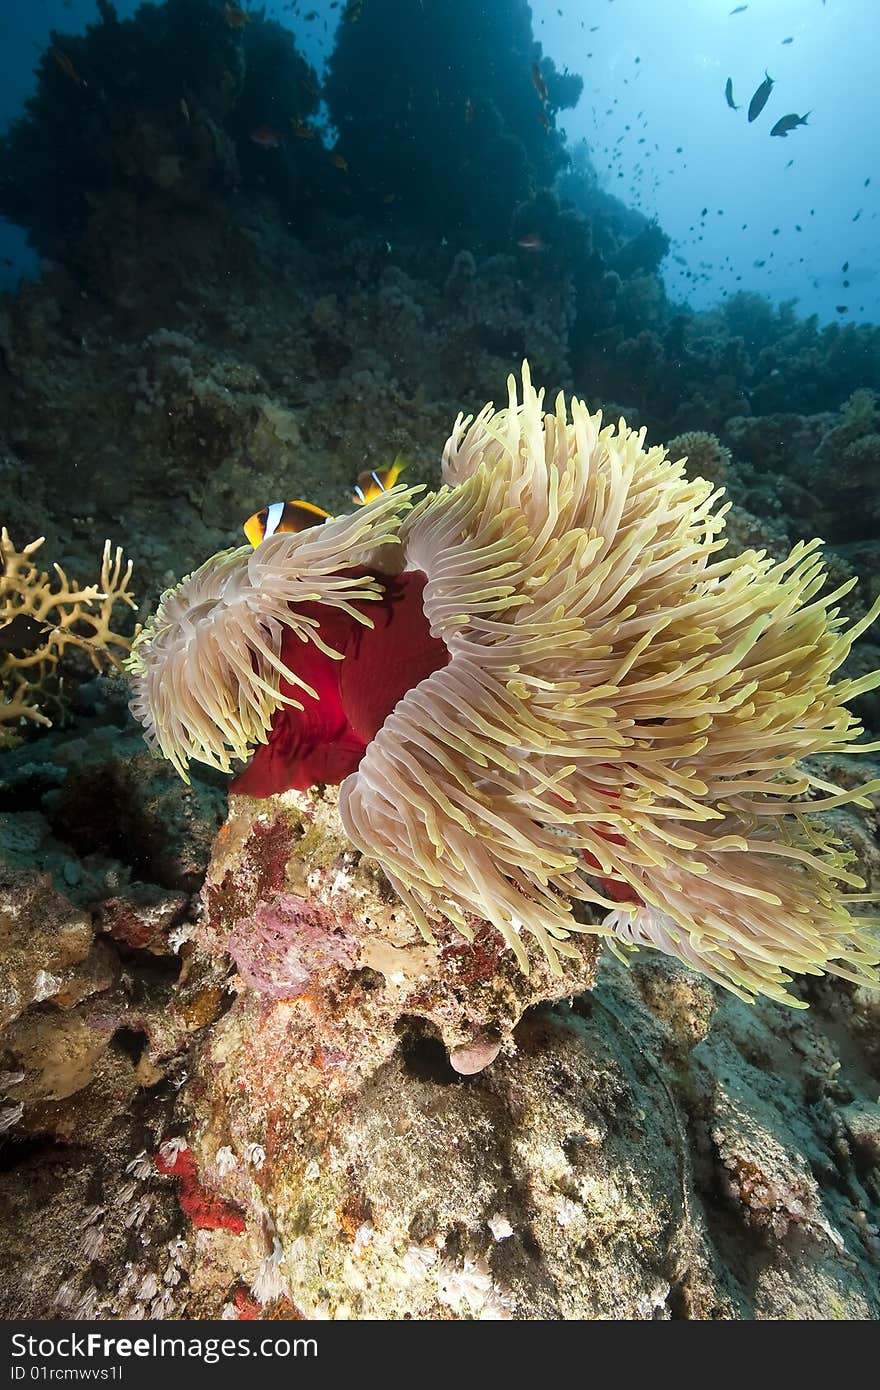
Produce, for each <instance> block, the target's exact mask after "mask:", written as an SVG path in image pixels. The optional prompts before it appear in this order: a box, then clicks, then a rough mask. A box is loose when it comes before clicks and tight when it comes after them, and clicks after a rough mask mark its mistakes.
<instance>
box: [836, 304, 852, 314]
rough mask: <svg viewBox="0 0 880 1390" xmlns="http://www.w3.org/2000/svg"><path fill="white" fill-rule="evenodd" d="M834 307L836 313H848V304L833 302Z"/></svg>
mask: <svg viewBox="0 0 880 1390" xmlns="http://www.w3.org/2000/svg"><path fill="white" fill-rule="evenodd" d="M834 307H835V309H836V310H837V312H838V314H848V313H849V305H848V304H835V306H834Z"/></svg>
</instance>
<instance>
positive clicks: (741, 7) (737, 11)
mask: <svg viewBox="0 0 880 1390" xmlns="http://www.w3.org/2000/svg"><path fill="white" fill-rule="evenodd" d="M748 8H749V7H748V5H737V7H736V9H735V10H731V11H730V13H731V14H742V12H743V10H747V9H748Z"/></svg>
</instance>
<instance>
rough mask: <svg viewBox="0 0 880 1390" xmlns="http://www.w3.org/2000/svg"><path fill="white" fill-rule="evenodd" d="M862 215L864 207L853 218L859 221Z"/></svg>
mask: <svg viewBox="0 0 880 1390" xmlns="http://www.w3.org/2000/svg"><path fill="white" fill-rule="evenodd" d="M861 215H862V209H861V208H859V210H858V212H857V213H856V215H855V217H854V218H853V222H858V220H859V218H860V217H861Z"/></svg>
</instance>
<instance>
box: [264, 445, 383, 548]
mask: <svg viewBox="0 0 880 1390" xmlns="http://www.w3.org/2000/svg"><path fill="white" fill-rule="evenodd" d="M405 468H406V462H405V460H404V457H403V455H402V454H398V455H397V457H396V459H395V460H394V462H393V463H392V464H389V466H388V467H387V468H381V469H379V470H378V472H377V471H376V470H375V469H372V468H365V469H364V471H363V473H359V474H358V480H357V482H356V484H355V489H354V492H353V494H352V501H353V502H354V503H355V504H356V505H357V506H359V507H366V506H367V504H368V503H369V502H373V501H375V499H376V498H377V497H381V495H382V493H383V492H390V490H391V488H393V487H394V484H395V483H396V482H397V480H398V478H399V477H400V475H401V473H402V472H403V470H404V469H405ZM332 520H333V518H332V517H331V515H330V513H329V512H325V511H324V508H323V507H316V506H315V504H314V503H313V502H303V501H301V500H297V501H292V502H273V503H272V504H271V505H270V506H268V507H261V508H260V510H259V511H258V512H254V514H253V516H249V517H248V519H247V521H246V522H245V523H244V527H243V530H244V533H245V535H246V536H247V538H248V540H249V541H250V543H251V545H252V546H253V547H254V548H255V549H256V547H257V546H258V545H259V544H260V542H261V541H265V540H268V539H269V537H270V536H279V535H284V534H288V535H290V534H292V535H298V534H299V533H300V531H307V530H308V529H309V527H310V526H323V524H324V522H325V521H332Z"/></svg>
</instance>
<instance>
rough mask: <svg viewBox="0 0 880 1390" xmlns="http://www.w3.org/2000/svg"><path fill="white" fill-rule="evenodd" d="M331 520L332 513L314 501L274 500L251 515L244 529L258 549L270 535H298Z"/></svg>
mask: <svg viewBox="0 0 880 1390" xmlns="http://www.w3.org/2000/svg"><path fill="white" fill-rule="evenodd" d="M329 520H330V513H329V512H325V511H324V508H323V507H316V506H315V505H314V503H312V502H301V501H295V502H273V503H272V504H271V505H270V506H268V507H261V508H260V510H259V511H258V512H254V514H253V516H249V517H248V519H247V521H246V522H245V523H244V526H243V527H242V530H243V531H244V533H245V535H246V536H247V538H248V540H249V541H250V543H251V545H252V546H253V547H254V549H256V547H257V546H258V545H259V544H260V542H261V541H266V540H268V539H269V537H270V536H278V535H283V534H288V535H290V534H293V535H298V534H299V532H300V531H307V530H308V529H309V527H310V526H322V525H323V524H324V522H325V521H329Z"/></svg>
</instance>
